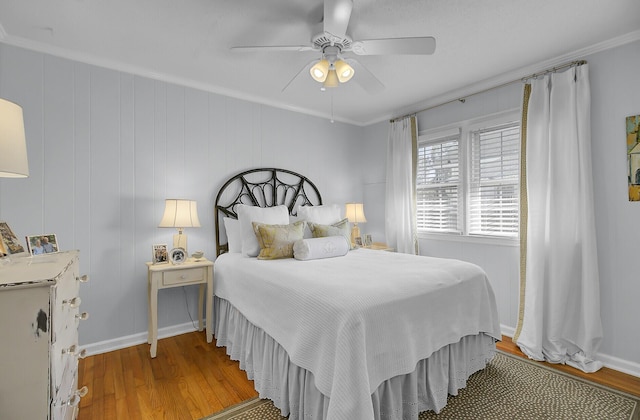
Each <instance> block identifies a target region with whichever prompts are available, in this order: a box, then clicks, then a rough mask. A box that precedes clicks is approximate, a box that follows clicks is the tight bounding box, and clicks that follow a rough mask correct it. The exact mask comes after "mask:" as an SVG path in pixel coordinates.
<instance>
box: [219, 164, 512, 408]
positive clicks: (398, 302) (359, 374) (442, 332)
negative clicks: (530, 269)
mask: <svg viewBox="0 0 640 420" xmlns="http://www.w3.org/2000/svg"><path fill="white" fill-rule="evenodd" d="M249 206H253V207H255V208H256V209H255V211H256V212H261V211H263V210H262V209H265V210H264V211H265V212H266V211H269V212H272V211H276V210H275V208H276V207H278V208H279V210H278V211H280V212H281V210H282V206H284V207H285V208H286V213H287V222H289V223H290V224H289V226H293V225H294V224H296V223H298V224H299V223H300V220H298V219H299V216H298V213H301V212H302V211H301V210H304V213H305V214H306V215H307V217H308V215H309V214H313V213H311V211H310V208H311V207H310V206H315V207H313V209H314V210H317V212H316V213H315V214H316V216H317V215H319V214H327V213H326V211H329V209H330V207H331V206H328V205H323V203H322V197H321V195H320V192H319V191H318V189H317V188H316V186H315V185H314V184H313V182H311V180H309V179H308V178H306V177H305V176H302V175H300V174H297V173H295V172H293V171H288V170H284V169H277V168H258V169H252V170H249V171H245V172H242V173H240V174H237V175H235V176H233V177H231V178H230V179H229V180H228V181H227V182H225V183H224V185H223V186H222V187H221V189H220V191H219V193H218V196H217V197H216V203H215V235H216V247H217V248H216V249H217V253H218V257H217V259H216V261H215V281H214V295H215V296H214V313H215V321H214V333H215V336H216V342H217V345H218V346H224V347H226V350H227V353H228V354H229V355H230V357H231V358H232V359H234V360H239V361H240V367H241V368H242V369H243V370H245V371H246V372H247V376H248V377H249V378H250V379H252V380H253V381H254V384H255V388H256V390H257V391H258V392H259V394H260V396H261V397H263V398H269V399H271V400H273V402H274V404H275V405H276V406H277V407H278V408H280V410H281V411H282V413H283V415H285V416H287V415H288V416H289V418H290V419H292V420H295V419H348V420H358V419H363V420H370V419H417V418H418V414H419V413H420V412H422V411H427V410H433V411H435V412H439V411H440V410H442V408H443V407H444V406H445V405H446V402H447V396H448V395H449V394H450V395H457V393H458V390H459V389H461V388H464V387H465V385H466V381H467V379H468V377H469V376H470V375H471V374H473V373H475V372H477V371H479V370H481V369H483V368H484V367H485V366H486V364H487V363H488V361H490V360H491V359H492V358H493V355H494V353H495V342H496V341H497V340H499V339H500V337H501V336H500V327H499V320H498V314H497V308H496V303H495V297H494V294H493V291H492V289H491V285H490V283H489V281H488V279H487V277H486V275H485V273H484V272H483V271H482V270H481V269H480V268H479V267H477V266H476V265H473V264H470V263H466V262H462V261H458V260H451V259H440V258H430V257H425V256H414V255H407V254H398V253H393V252H387V251H380V250H371V249H363V248H359V249H353V250H350V251H348V252H346V254H345V255H343V256H338V257H334V258H319V259H309V260H305V261H300V260H298V259H296V258H279V259H272V260H262V259H258V258H254V257H248V256H246V254H245V252H244V249H243V247H242V246H240V245H239V244H238V240H241V241H242V240H244V239H245V237H243V236H242V235H240V236H238V234H237V232H238V231H237V229H238V228H239V227H238V224H239V223H240V222H242V223H244V222H246V220H245V219H246V217H247V216H246V214H245V213H246V212H247V208H248V207H249ZM270 208H273V209H270ZM266 209H269V210H266ZM252 211H253V210H252ZM332 211H334V212H335V209H334V210H332ZM239 212H240V213H241V217H240V220H236V219H238V213H239ZM255 214H258V213H255ZM278 217H280V221H281V218H282V215H279V216H278ZM258 221H259V222H263V223H265V224H267V225H268V226H269V227H271V226H284V225H281V224H280V225H269V224H268V223H266V222H265V221H264V220H258ZM307 222H309V220H307V221H305V225H306V224H307ZM325 223H328V222H327V221H325ZM309 224H311V223H309ZM256 226H257V225H256ZM261 226H262V225H261ZM245 234H246V232H245ZM261 245H262V244H261ZM260 255H262V254H260Z"/></svg>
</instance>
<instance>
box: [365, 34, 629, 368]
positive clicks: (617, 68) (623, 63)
mask: <svg viewBox="0 0 640 420" xmlns="http://www.w3.org/2000/svg"><path fill="white" fill-rule="evenodd" d="M584 59H586V60H587V61H588V62H589V70H590V82H591V83H590V84H591V118H592V123H591V128H592V160H593V176H594V196H595V213H596V230H597V237H598V263H599V266H600V285H601V286H600V294H601V307H600V312H601V316H602V323H603V328H604V342H603V343H602V346H601V347H600V354H599V358H600V359H601V360H602V361H603V362H605V364H607V365H608V366H611V367H614V368H616V369H618V370H621V371H624V372H628V373H632V374H635V375H636V376H640V352H639V351H638V349H639V348H640V324H639V321H640V305H638V297H639V296H640V275H639V270H638V268H637V267H636V262H637V261H638V259H639V258H638V247H637V246H636V243H637V241H638V238H640V223H638V218H640V203H639V202H629V201H628V194H627V172H626V168H627V161H626V146H625V144H626V136H625V118H626V117H628V116H631V115H639V114H640V82H639V80H638V69H639V68H640V42H638V41H636V42H633V43H630V44H627V45H624V46H621V47H617V48H613V49H610V50H607V51H604V52H599V53H596V54H592V55H590V56H587V57H584ZM521 100H522V85H521V84H515V85H510V86H507V87H504V88H501V89H496V90H492V91H490V92H487V93H484V94H480V95H476V96H472V97H469V98H467V101H466V103H464V104H463V103H459V102H455V103H452V104H450V105H445V106H442V107H438V108H435V109H432V110H430V111H426V112H422V113H419V114H418V129H419V130H421V131H422V130H426V129H429V128H434V127H438V126H442V125H446V124H449V123H452V122H456V121H461V120H465V119H470V118H473V117H476V116H481V115H486V114H490V113H495V112H498V111H502V110H507V109H512V108H519V107H520V103H521ZM387 130H388V125H387V124H377V125H375V126H371V127H367V128H366V129H365V139H366V141H368V143H367V149H368V150H367V151H366V153H365V154H366V156H367V159H368V161H369V162H376V163H378V164H379V163H380V162H382V161H383V157H384V156H386V147H387V145H386V140H385V139H386V136H387ZM378 164H376V165H375V166H373V167H372V168H370V171H365V183H364V191H366V192H369V193H370V194H369V195H367V196H365V206H366V208H367V217H369V216H368V212H369V208H371V206H372V204H370V205H367V199H370V201H372V202H373V201H375V200H378V199H379V198H380V191H382V196H381V197H384V177H385V175H384V173H385V169H384V166H380V165H378ZM365 165H366V163H365ZM381 182H382V183H383V185H382V186H381V185H380V183H381ZM374 196H375V200H374V198H372V197H374ZM382 223H384V221H383V222H382ZM371 229H373V227H371ZM377 229H382V231H384V224H383V225H382V226H381V227H378V228H377ZM420 252H421V254H423V255H430V256H436V257H445V258H458V259H462V260H466V261H470V262H473V263H476V264H478V265H480V266H481V267H482V268H484V270H485V271H486V272H487V274H488V276H489V279H490V281H491V283H492V285H493V288H494V291H495V293H496V298H497V301H498V310H499V314H500V321H501V324H502V326H503V332H505V333H508V334H510V333H513V331H514V330H515V327H516V323H517V314H518V299H519V247H518V246H517V245H512V246H509V245H490V244H487V243H473V242H469V241H459V240H457V241H456V240H437V239H433V238H432V237H431V238H427V237H422V238H421V239H420Z"/></svg>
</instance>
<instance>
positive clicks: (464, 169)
mask: <svg viewBox="0 0 640 420" xmlns="http://www.w3.org/2000/svg"><path fill="white" fill-rule="evenodd" d="M510 123H518V125H520V129H521V128H522V127H521V113H520V110H519V109H510V110H507V111H504V112H499V113H495V114H490V115H486V116H482V117H478V118H473V119H468V120H464V121H459V122H455V123H452V124H447V125H443V126H441V127H436V128H433V129H429V130H424V131H421V132H420V133H419V135H418V147H420V145H421V144H424V143H437V142H438V141H439V140H440V139H443V138H444V137H447V136H451V133H452V132H454V131H456V130H459V132H460V138H459V143H458V150H459V152H458V153H459V158H458V164H459V168H458V172H459V178H460V180H459V186H458V188H459V190H460V193H459V196H458V209H459V210H458V211H459V213H458V214H459V215H460V217H458V230H459V232H428V231H425V230H418V237H419V238H422V239H436V240H447V241H454V242H468V243H487V244H492V245H507V246H516V245H519V244H520V232H519V231H518V233H517V235H516V236H503V235H483V234H469V223H470V221H469V219H470V218H469V197H470V188H471V179H470V173H469V171H470V168H471V159H472V156H471V142H472V138H471V137H472V133H473V132H474V131H478V130H483V129H487V128H491V127H499V126H501V125H505V124H510ZM521 153H522V151H521V150H520V149H519V154H520V155H521ZM518 166H519V169H518V172H519V175H518V179H521V171H522V168H521V165H518ZM416 181H417V180H416ZM417 191H418V187H417V182H416V194H417ZM520 200H521V197H520V196H519V195H518V203H520ZM518 207H520V206H519V205H518ZM519 217H521V215H519ZM416 222H417V221H416Z"/></svg>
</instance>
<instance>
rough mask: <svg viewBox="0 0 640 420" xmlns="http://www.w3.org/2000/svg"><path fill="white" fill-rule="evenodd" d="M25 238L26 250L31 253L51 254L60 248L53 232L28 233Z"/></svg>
mask: <svg viewBox="0 0 640 420" xmlns="http://www.w3.org/2000/svg"><path fill="white" fill-rule="evenodd" d="M26 240H27V250H28V251H29V254H31V255H41V254H51V253H53V252H58V251H59V250H60V248H59V247H58V238H57V237H56V235H55V233H45V234H41V235H28V236H27V237H26Z"/></svg>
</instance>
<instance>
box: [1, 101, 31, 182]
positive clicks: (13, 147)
mask: <svg viewBox="0 0 640 420" xmlns="http://www.w3.org/2000/svg"><path fill="white" fill-rule="evenodd" d="M27 176H29V164H28V162H27V141H26V138H25V135H24V120H23V118H22V108H21V107H20V106H19V105H16V104H14V103H13V102H9V101H7V100H4V99H0V177H5V178H25V177H27Z"/></svg>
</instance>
